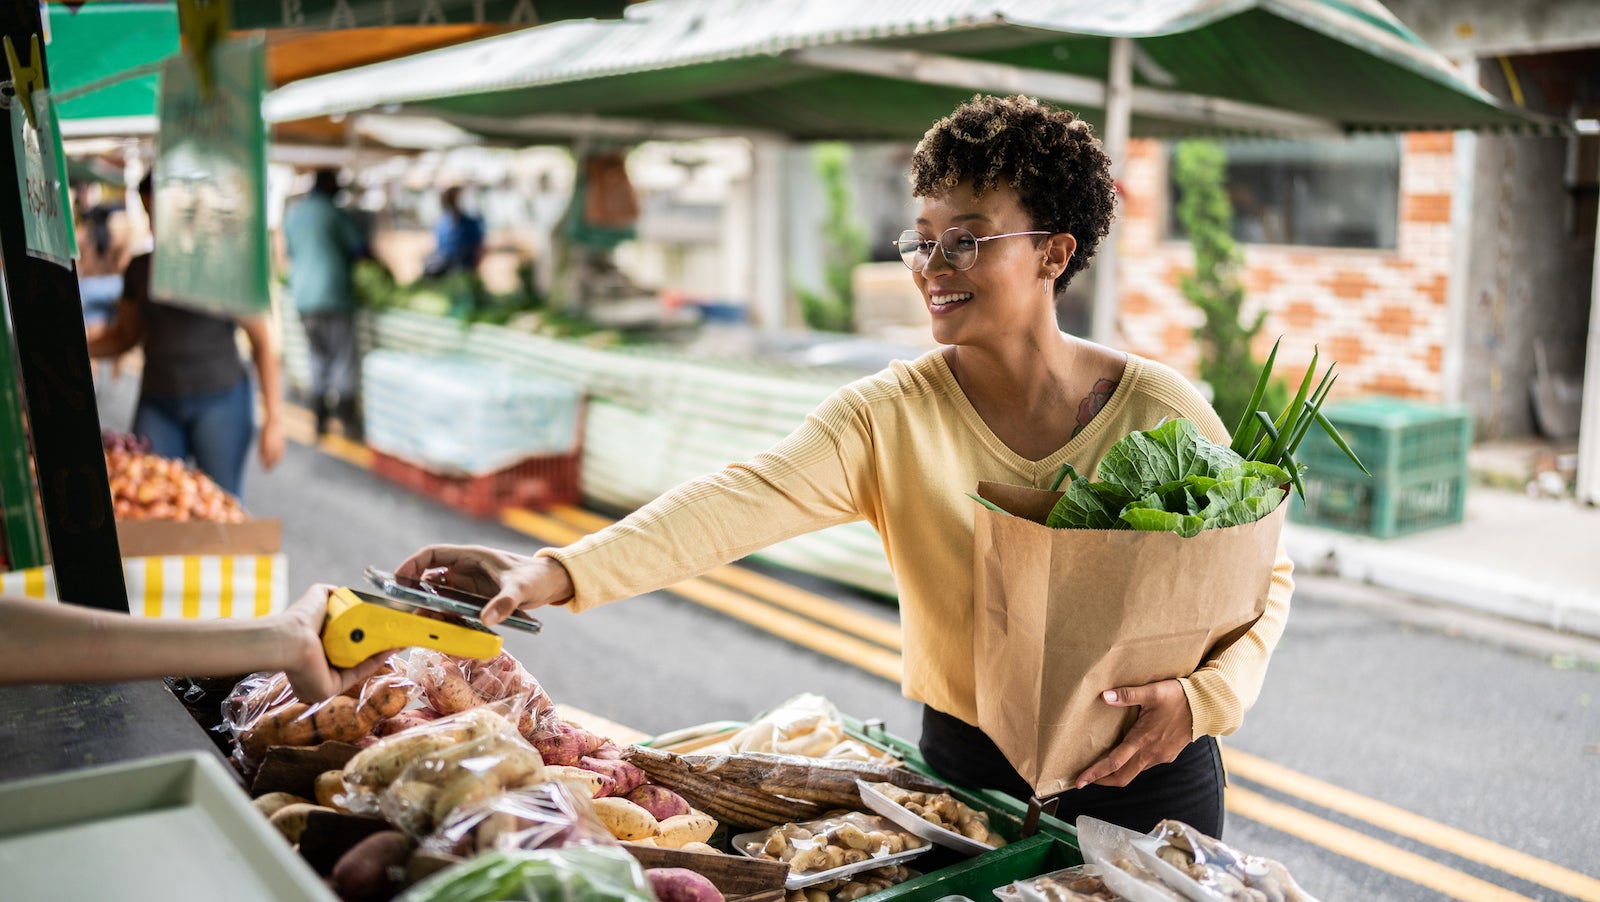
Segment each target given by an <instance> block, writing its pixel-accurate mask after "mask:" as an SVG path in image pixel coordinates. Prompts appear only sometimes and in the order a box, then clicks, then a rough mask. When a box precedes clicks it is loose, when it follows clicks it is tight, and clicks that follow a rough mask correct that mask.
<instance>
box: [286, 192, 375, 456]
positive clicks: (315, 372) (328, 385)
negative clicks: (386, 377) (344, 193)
mask: <svg viewBox="0 0 1600 902" xmlns="http://www.w3.org/2000/svg"><path fill="white" fill-rule="evenodd" d="M338 193H339V176H338V173H337V172H335V171H334V170H332V169H319V170H317V172H316V175H315V177H314V180H313V182H312V186H311V191H310V193H308V194H307V195H306V196H305V197H304V198H302V199H301V200H300V201H299V202H298V203H296V204H295V205H294V206H293V207H292V208H290V210H289V213H288V215H287V216H285V217H284V221H283V238H284V244H285V247H286V249H287V251H288V254H289V295H290V296H291V297H292V298H293V299H294V309H295V312H296V313H298V314H299V315H300V324H301V326H303V327H304V328H305V332H306V343H307V345H308V346H309V347H310V351H311V403H312V409H313V411H314V412H315V413H316V419H317V437H318V438H321V437H322V436H324V435H326V434H327V432H328V423H329V420H330V419H331V418H335V417H336V418H338V420H339V425H340V426H341V427H342V429H343V432H344V435H345V437H347V438H351V439H355V440H359V439H360V437H361V416H360V412H359V406H358V404H357V394H358V387H357V382H358V374H359V369H358V364H357V360H356V358H357V353H356V321H355V312H356V301H355V291H354V288H353V286H352V285H351V281H350V269H351V267H352V266H353V265H354V264H355V262H356V261H357V260H359V259H360V258H362V257H364V256H366V254H367V246H366V245H367V241H366V236H365V235H364V234H363V233H362V230H361V227H360V225H358V224H357V223H356V220H355V218H354V217H352V216H351V215H350V214H348V213H346V212H345V211H344V210H342V209H340V208H339V207H338V206H337V205H335V204H334V202H333V201H334V197H335V196H337V195H338Z"/></svg>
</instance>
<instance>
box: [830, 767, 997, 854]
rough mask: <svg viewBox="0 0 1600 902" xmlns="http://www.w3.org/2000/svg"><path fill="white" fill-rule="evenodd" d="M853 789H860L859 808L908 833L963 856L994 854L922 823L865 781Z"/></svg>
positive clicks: (965, 838)
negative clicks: (863, 807) (866, 808)
mask: <svg viewBox="0 0 1600 902" xmlns="http://www.w3.org/2000/svg"><path fill="white" fill-rule="evenodd" d="M856 785H857V786H860V787H861V802H862V804H864V805H866V806H867V807H868V808H871V809H872V810H873V811H876V812H877V813H878V814H881V815H883V816H884V817H886V818H888V819H889V820H891V821H894V823H895V824H896V826H899V827H901V828H902V829H904V830H906V831H907V832H909V833H912V834H915V835H917V836H920V837H922V838H923V839H925V840H928V841H929V842H932V843H938V844H939V845H941V846H944V847H945V848H947V849H954V850H956V851H957V852H961V853H963V854H965V855H982V854H983V853H985V852H993V851H994V850H995V847H994V846H991V845H989V844H987V843H981V842H978V841H977V840H975V839H972V838H971V837H968V836H962V835H961V834H960V833H957V832H955V831H954V830H946V829H945V828H944V827H940V826H938V825H936V824H931V823H929V822H927V821H925V820H923V819H922V818H921V817H918V816H917V815H915V814H913V813H911V811H910V810H909V809H907V808H906V807H905V806H903V805H900V804H899V803H898V802H896V801H895V800H894V799H891V798H889V797H888V796H886V795H884V794H883V793H882V792H881V791H880V790H878V789H877V788H875V787H874V786H873V785H872V784H871V783H868V782H867V781H866V780H856Z"/></svg>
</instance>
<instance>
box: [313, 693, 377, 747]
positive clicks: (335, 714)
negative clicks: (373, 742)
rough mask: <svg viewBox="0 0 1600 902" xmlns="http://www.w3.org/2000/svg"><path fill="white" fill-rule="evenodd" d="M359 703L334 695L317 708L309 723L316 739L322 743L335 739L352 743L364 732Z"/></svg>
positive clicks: (347, 697) (345, 696)
mask: <svg viewBox="0 0 1600 902" xmlns="http://www.w3.org/2000/svg"><path fill="white" fill-rule="evenodd" d="M360 709H361V703H360V702H358V701H356V700H355V699H353V698H351V697H349V696H347V695H336V696H334V697H333V698H330V699H328V700H327V701H325V702H323V703H322V704H321V705H319V706H318V707H317V710H316V712H315V713H313V714H312V715H311V722H312V723H313V724H314V725H315V726H316V728H317V737H318V738H319V739H322V740H324V741H326V740H329V739H337V740H338V741H340V742H354V741H356V740H357V739H360V738H361V737H362V736H363V735H364V734H365V733H366V732H367V730H366V729H363V728H362V725H361V718H360V716H359V712H360Z"/></svg>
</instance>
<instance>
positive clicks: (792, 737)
mask: <svg viewBox="0 0 1600 902" xmlns="http://www.w3.org/2000/svg"><path fill="white" fill-rule="evenodd" d="M695 751H696V752H698V753H700V754H703V755H722V754H731V753H736V752H772V753H775V754H780V755H804V756H806V757H810V758H846V759H849V760H853V761H870V762H874V763H878V764H893V763H895V761H894V759H893V758H891V757H890V756H888V755H886V754H884V753H882V752H878V751H875V750H874V749H872V748H871V747H870V746H868V745H866V744H865V743H863V742H859V741H857V740H855V739H851V738H850V737H848V736H846V735H845V733H844V723H843V722H842V721H841V720H840V719H839V709H838V708H836V707H835V706H834V704H833V703H832V702H830V701H828V700H827V699H826V698H824V697H822V696H820V695H816V694H814V693H810V692H805V693H801V694H800V695H796V696H794V697H793V698H791V699H789V700H788V701H786V702H784V703H783V704H781V705H779V706H778V707H776V708H774V709H772V710H771V711H768V712H767V713H765V714H763V715H761V716H760V717H758V718H756V719H755V720H753V721H751V722H750V723H749V724H748V725H747V726H745V727H742V728H741V729H739V731H738V732H736V733H734V734H733V735H731V736H729V737H728V738H726V739H724V740H722V741H720V742H717V743H715V744H712V745H708V746H704V747H702V748H699V749H696V750H695Z"/></svg>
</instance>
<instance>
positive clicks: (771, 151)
mask: <svg viewBox="0 0 1600 902" xmlns="http://www.w3.org/2000/svg"><path fill="white" fill-rule="evenodd" d="M751 144H752V147H753V150H752V153H751V159H750V164H751V165H750V183H751V186H752V189H753V191H754V194H753V197H754V204H755V209H754V214H755V215H754V226H755V228H754V235H753V236H752V237H753V240H752V242H751V245H750V250H751V252H752V253H753V270H754V271H753V275H754V284H753V285H752V292H753V297H752V298H751V301H752V306H753V309H754V312H755V316H756V320H757V327H758V328H759V329H760V330H761V331H762V332H767V333H777V332H782V331H784V330H785V329H786V328H788V325H789V239H788V233H787V230H786V229H785V228H784V226H785V219H784V215H783V211H784V205H785V203H786V197H785V195H784V175H785V173H784V167H785V164H786V162H787V155H786V154H785V153H784V150H785V148H786V147H787V145H786V144H785V143H784V142H783V141H781V140H777V139H773V138H756V139H754V140H752V141H751Z"/></svg>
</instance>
